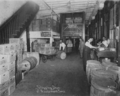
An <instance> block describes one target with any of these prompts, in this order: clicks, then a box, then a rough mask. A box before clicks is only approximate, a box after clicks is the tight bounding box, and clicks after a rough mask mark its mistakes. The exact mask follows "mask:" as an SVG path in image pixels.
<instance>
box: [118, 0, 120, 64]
mask: <svg viewBox="0 0 120 96" xmlns="http://www.w3.org/2000/svg"><path fill="white" fill-rule="evenodd" d="M119 5H120V1H119ZM118 12H119V42H118V66H120V6H119V9H118Z"/></svg>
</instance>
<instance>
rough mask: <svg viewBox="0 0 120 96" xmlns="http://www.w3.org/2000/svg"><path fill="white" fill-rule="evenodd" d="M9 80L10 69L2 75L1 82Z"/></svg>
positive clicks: (0, 76)
mask: <svg viewBox="0 0 120 96" xmlns="http://www.w3.org/2000/svg"><path fill="white" fill-rule="evenodd" d="M7 81H9V71H7V72H5V73H3V74H1V75H0V84H2V83H5V82H7Z"/></svg>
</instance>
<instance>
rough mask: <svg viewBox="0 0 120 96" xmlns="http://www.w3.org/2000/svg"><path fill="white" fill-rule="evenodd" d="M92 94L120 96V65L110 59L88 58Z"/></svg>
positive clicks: (88, 76)
mask: <svg viewBox="0 0 120 96" xmlns="http://www.w3.org/2000/svg"><path fill="white" fill-rule="evenodd" d="M86 75H87V80H88V82H89V85H90V96H119V94H120V92H119V91H118V90H119V85H120V84H119V82H120V67H118V66H117V64H116V63H113V62H111V61H110V60H109V59H102V61H101V62H100V61H97V60H88V61H87V65H86Z"/></svg>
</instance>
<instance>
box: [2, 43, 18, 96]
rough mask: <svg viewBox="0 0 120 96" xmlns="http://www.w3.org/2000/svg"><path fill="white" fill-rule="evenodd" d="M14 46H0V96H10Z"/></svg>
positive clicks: (13, 78)
mask: <svg viewBox="0 0 120 96" xmlns="http://www.w3.org/2000/svg"><path fill="white" fill-rule="evenodd" d="M15 60H16V53H15V44H2V45H0V96H7V95H11V93H13V92H14V90H15V86H16V82H15Z"/></svg>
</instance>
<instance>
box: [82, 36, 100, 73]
mask: <svg viewBox="0 0 120 96" xmlns="http://www.w3.org/2000/svg"><path fill="white" fill-rule="evenodd" d="M92 42H93V38H89V39H88V41H87V42H86V43H85V46H84V50H83V69H84V71H86V63H87V60H90V54H91V49H93V48H95V49H96V48H98V47H95V46H93V45H92V44H91V43H92Z"/></svg>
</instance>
